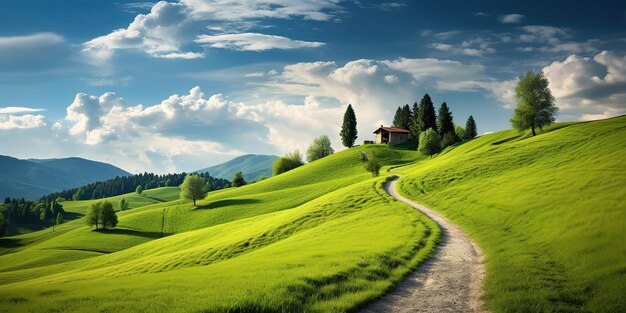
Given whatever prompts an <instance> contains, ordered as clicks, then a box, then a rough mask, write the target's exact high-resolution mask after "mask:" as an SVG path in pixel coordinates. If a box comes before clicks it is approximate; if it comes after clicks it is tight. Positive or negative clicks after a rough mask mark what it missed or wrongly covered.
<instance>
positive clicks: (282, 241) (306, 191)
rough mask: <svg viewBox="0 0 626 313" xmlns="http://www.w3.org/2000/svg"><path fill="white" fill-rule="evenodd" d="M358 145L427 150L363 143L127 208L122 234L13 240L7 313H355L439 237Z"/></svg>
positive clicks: (72, 229)
mask: <svg viewBox="0 0 626 313" xmlns="http://www.w3.org/2000/svg"><path fill="white" fill-rule="evenodd" d="M359 149H360V150H365V151H367V152H369V153H370V154H374V153H375V154H376V156H377V157H378V158H379V159H381V160H382V161H383V162H384V163H385V164H387V165H398V164H402V163H406V162H413V161H414V160H415V159H416V157H417V154H416V153H415V152H414V151H409V150H401V149H390V148H388V147H386V146H368V147H359V148H355V149H349V150H346V151H344V152H341V153H337V154H335V155H333V156H330V157H327V158H324V159H322V160H318V161H316V162H312V163H311V164H308V165H306V166H303V167H300V168H298V169H295V170H293V171H290V172H288V173H284V174H282V175H279V176H277V177H273V178H270V179H267V180H264V181H261V182H257V183H255V184H252V185H249V186H246V187H241V188H236V189H235V188H231V189H227V190H220V191H217V192H213V193H211V194H210V195H209V197H208V198H207V199H205V200H203V201H201V202H200V203H199V205H198V207H196V208H194V207H192V205H191V204H190V203H189V202H182V201H171V202H165V203H157V204H153V205H147V206H143V207H140V208H136V209H133V210H129V211H125V212H120V213H119V217H120V218H119V219H120V227H119V228H118V229H117V230H115V231H111V232H107V233H103V232H95V231H90V230H89V228H88V227H85V226H82V225H81V224H80V221H74V222H70V223H67V224H66V225H63V226H62V227H60V229H59V230H58V231H57V232H55V233H53V234H50V233H48V234H46V235H44V234H42V233H39V234H37V233H32V234H27V235H24V236H17V237H14V238H9V239H4V241H3V242H2V244H3V246H4V248H3V250H2V252H3V253H4V254H3V255H1V256H0V294H1V295H2V296H1V297H0V299H1V300H0V301H1V302H0V310H1V309H4V310H7V311H9V310H11V311H16V310H17V311H37V310H39V309H41V308H44V307H45V308H46V309H48V310H56V309H58V310H64V311H86V310H94V309H97V310H112V311H125V310H130V308H132V310H133V311H154V310H157V311H163V310H169V311H173V310H174V311H206V312H214V311H215V312H223V311H281V310H283V311H293V310H295V309H303V310H308V311H345V310H348V309H354V308H356V307H358V306H359V305H361V304H363V303H365V302H367V301H369V300H371V299H372V298H374V297H376V296H378V295H380V294H382V293H383V292H384V291H385V290H386V289H388V288H389V287H390V286H391V285H392V284H393V283H394V282H396V281H398V280H399V279H400V278H401V277H402V276H403V275H404V274H405V273H407V272H408V271H409V270H410V269H411V268H413V267H415V266H416V265H417V264H418V263H419V262H421V261H422V260H423V259H424V258H426V256H427V255H428V254H429V253H431V251H432V250H433V246H434V244H435V242H436V240H437V238H438V236H439V230H438V228H437V226H436V225H435V224H434V223H433V222H432V221H430V220H428V219H426V218H425V217H424V216H423V215H421V214H419V213H418V212H416V211H414V210H412V209H411V208H410V207H408V206H406V205H403V204H400V203H398V202H395V201H392V200H391V199H390V198H389V197H388V196H387V195H386V194H385V193H384V191H383V190H382V187H381V186H382V182H383V180H382V179H378V178H372V177H371V175H369V173H367V172H366V171H365V170H364V169H363V165H362V164H361V161H360V159H361V156H360V152H359ZM164 283H166V284H167V285H168V288H163V287H162V286H163V285H162V284H164ZM131 303H132V304H131Z"/></svg>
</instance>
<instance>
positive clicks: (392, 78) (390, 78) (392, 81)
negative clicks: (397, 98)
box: [385, 75, 398, 85]
mask: <svg viewBox="0 0 626 313" xmlns="http://www.w3.org/2000/svg"><path fill="white" fill-rule="evenodd" d="M385 82H386V83H387V84H390V85H391V84H395V83H396V82H398V76H396V75H385Z"/></svg>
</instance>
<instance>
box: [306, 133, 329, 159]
mask: <svg viewBox="0 0 626 313" xmlns="http://www.w3.org/2000/svg"><path fill="white" fill-rule="evenodd" d="M333 153H335V150H333V148H332V147H331V146H330V139H328V136H326V135H324V136H320V137H319V138H316V139H315V140H313V143H312V144H311V145H310V146H309V148H308V149H307V150H306V160H307V162H313V161H315V160H319V159H321V158H323V157H327V156H329V155H331V154H333Z"/></svg>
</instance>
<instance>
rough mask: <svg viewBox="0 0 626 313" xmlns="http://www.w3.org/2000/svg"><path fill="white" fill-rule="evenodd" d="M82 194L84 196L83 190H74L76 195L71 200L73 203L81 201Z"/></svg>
mask: <svg viewBox="0 0 626 313" xmlns="http://www.w3.org/2000/svg"><path fill="white" fill-rule="evenodd" d="M84 194H85V191H84V190H83V188H79V189H78V190H76V193H75V194H74V195H73V196H72V200H74V201H76V200H83V196H84Z"/></svg>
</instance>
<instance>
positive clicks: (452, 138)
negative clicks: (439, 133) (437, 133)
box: [441, 132, 459, 149]
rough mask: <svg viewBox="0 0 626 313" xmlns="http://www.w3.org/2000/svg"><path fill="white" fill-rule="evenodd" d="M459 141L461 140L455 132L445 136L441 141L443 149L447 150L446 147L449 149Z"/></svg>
mask: <svg viewBox="0 0 626 313" xmlns="http://www.w3.org/2000/svg"><path fill="white" fill-rule="evenodd" d="M458 141H459V139H458V137H457V136H456V134H455V133H453V132H449V133H447V134H445V135H444V136H443V139H441V149H445V148H446V147H449V146H451V145H453V144H455V143H457V142H458Z"/></svg>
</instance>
